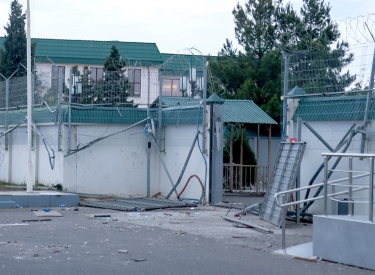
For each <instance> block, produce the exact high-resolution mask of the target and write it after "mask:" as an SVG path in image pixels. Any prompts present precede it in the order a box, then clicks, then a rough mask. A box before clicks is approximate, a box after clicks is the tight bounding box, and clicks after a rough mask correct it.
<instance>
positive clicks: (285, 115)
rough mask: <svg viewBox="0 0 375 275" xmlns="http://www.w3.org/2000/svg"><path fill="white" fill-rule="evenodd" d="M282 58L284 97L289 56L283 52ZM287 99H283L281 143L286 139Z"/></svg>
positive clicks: (286, 91)
mask: <svg viewBox="0 0 375 275" xmlns="http://www.w3.org/2000/svg"><path fill="white" fill-rule="evenodd" d="M283 56H284V87H283V93H284V97H285V96H286V95H287V93H288V81H289V73H288V71H289V55H287V54H286V53H285V52H283ZM286 101H287V99H286V98H284V100H283V129H282V136H281V141H282V142H285V141H286V140H285V137H286V134H285V133H286V130H287V129H286V120H287V102H286Z"/></svg>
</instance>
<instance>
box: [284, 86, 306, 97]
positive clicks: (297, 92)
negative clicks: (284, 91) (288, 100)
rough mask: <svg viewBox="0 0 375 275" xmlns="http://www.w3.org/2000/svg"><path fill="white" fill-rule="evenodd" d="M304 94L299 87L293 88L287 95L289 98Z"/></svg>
mask: <svg viewBox="0 0 375 275" xmlns="http://www.w3.org/2000/svg"><path fill="white" fill-rule="evenodd" d="M305 94H306V92H305V91H304V90H302V89H301V88H300V87H298V86H295V87H294V88H293V89H291V90H290V91H289V93H288V95H289V96H291V95H305Z"/></svg>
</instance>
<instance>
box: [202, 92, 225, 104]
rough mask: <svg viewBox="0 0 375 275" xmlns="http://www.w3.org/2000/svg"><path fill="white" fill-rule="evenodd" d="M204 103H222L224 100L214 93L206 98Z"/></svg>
mask: <svg viewBox="0 0 375 275" xmlns="http://www.w3.org/2000/svg"><path fill="white" fill-rule="evenodd" d="M206 104H208V105H212V104H224V100H222V99H221V98H220V97H219V96H218V95H217V94H216V93H214V94H212V95H211V96H210V97H209V98H207V101H206Z"/></svg>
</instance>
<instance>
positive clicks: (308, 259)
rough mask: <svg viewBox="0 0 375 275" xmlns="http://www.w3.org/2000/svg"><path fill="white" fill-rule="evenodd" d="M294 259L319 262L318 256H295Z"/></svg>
mask: <svg viewBox="0 0 375 275" xmlns="http://www.w3.org/2000/svg"><path fill="white" fill-rule="evenodd" d="M292 259H295V260H300V261H306V262H312V263H318V262H319V259H318V258H304V257H298V256H295V257H293V258H292Z"/></svg>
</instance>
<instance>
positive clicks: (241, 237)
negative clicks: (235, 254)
mask: <svg viewBox="0 0 375 275" xmlns="http://www.w3.org/2000/svg"><path fill="white" fill-rule="evenodd" d="M232 238H235V239H246V237H245V236H232Z"/></svg>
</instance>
